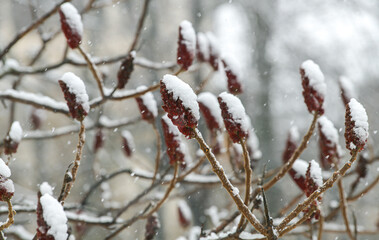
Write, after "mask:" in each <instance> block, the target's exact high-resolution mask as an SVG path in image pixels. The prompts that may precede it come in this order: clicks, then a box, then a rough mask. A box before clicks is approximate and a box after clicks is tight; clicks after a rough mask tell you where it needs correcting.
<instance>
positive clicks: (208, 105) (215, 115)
mask: <svg viewBox="0 0 379 240" xmlns="http://www.w3.org/2000/svg"><path fill="white" fill-rule="evenodd" d="M197 101H198V102H199V107H200V110H201V112H202V114H203V116H204V119H205V122H206V124H207V127H208V129H209V130H210V131H217V130H221V127H222V125H223V124H222V117H221V110H220V106H219V103H218V100H217V98H216V96H215V95H213V94H212V93H210V92H203V93H200V94H199V96H198V98H197Z"/></svg>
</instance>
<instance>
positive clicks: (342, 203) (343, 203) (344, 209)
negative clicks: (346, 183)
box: [337, 178, 354, 240]
mask: <svg viewBox="0 0 379 240" xmlns="http://www.w3.org/2000/svg"><path fill="white" fill-rule="evenodd" d="M337 185H338V192H339V196H340V209H341V213H342V217H343V221H344V223H345V226H346V232H347V234H348V235H349V238H350V239H352V240H354V236H353V234H352V233H351V230H350V227H349V219H348V216H347V203H346V197H345V193H344V189H343V185H342V179H341V178H340V179H339V180H338V181H337Z"/></svg>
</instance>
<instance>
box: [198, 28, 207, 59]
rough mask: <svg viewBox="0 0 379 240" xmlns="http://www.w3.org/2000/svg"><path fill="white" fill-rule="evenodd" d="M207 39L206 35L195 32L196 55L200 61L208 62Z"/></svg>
mask: <svg viewBox="0 0 379 240" xmlns="http://www.w3.org/2000/svg"><path fill="white" fill-rule="evenodd" d="M209 55H210V54H209V41H208V38H207V36H206V35H205V34H204V33H202V32H199V33H197V40H196V57H197V60H198V61H200V62H208V61H209Z"/></svg>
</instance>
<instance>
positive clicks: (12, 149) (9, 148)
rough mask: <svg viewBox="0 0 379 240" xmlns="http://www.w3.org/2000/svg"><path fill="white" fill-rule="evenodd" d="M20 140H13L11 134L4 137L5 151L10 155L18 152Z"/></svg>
mask: <svg viewBox="0 0 379 240" xmlns="http://www.w3.org/2000/svg"><path fill="white" fill-rule="evenodd" d="M18 145H19V142H15V141H13V139H11V138H10V137H9V136H7V137H6V138H5V139H4V153H5V154H6V155H10V154H13V153H16V152H17V148H18Z"/></svg>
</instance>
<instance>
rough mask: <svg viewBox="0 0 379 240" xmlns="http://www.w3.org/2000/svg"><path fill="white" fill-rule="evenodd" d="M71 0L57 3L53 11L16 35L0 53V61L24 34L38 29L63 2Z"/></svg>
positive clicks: (66, 0) (67, 0) (68, 0)
mask: <svg viewBox="0 0 379 240" xmlns="http://www.w3.org/2000/svg"><path fill="white" fill-rule="evenodd" d="M70 1H71V0H63V1H61V2H60V3H58V4H57V5H55V7H54V8H53V9H51V10H50V11H49V12H47V13H45V14H44V15H43V16H41V17H40V18H39V19H38V20H37V21H35V22H34V23H32V24H31V25H30V26H29V27H27V28H25V29H24V30H22V31H21V32H20V33H18V34H17V35H16V37H15V38H14V39H13V40H12V41H11V42H10V43H9V44H8V45H7V46H6V47H5V48H4V50H3V51H2V52H1V53H0V59H2V58H3V57H4V56H5V54H7V53H8V52H9V50H10V49H11V48H12V47H13V46H14V45H15V44H16V43H17V42H18V41H19V40H20V39H21V38H23V37H24V36H25V35H26V34H28V33H29V32H30V31H32V30H33V29H35V28H36V27H38V26H39V25H41V24H42V23H44V22H45V21H46V20H47V19H48V18H49V17H51V16H52V15H53V14H54V13H55V12H56V11H58V9H59V7H60V6H61V5H62V4H63V3H65V2H70Z"/></svg>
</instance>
